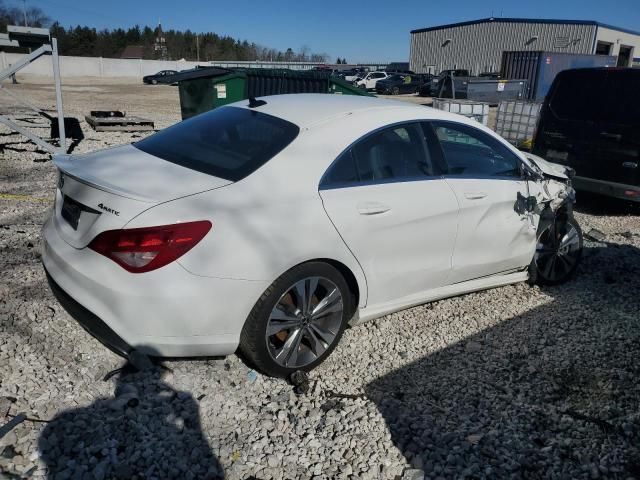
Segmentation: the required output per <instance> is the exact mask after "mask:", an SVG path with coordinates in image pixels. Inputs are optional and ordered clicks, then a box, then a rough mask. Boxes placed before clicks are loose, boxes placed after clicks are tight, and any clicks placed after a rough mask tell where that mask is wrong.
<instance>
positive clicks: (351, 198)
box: [42, 94, 582, 376]
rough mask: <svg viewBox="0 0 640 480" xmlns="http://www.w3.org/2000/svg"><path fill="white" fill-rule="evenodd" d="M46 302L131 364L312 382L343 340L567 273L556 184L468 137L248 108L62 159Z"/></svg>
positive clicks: (343, 113)
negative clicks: (363, 326)
mask: <svg viewBox="0 0 640 480" xmlns="http://www.w3.org/2000/svg"><path fill="white" fill-rule="evenodd" d="M54 161H55V164H56V166H57V167H58V169H59V183H58V188H57V191H56V201H55V208H54V210H53V213H52V215H51V217H50V218H49V219H48V220H47V222H46V224H45V225H44V227H43V238H44V246H43V256H42V260H43V263H44V267H45V269H46V272H47V276H48V278H49V281H50V285H51V287H52V289H53V291H54V293H56V295H57V297H58V298H59V300H60V301H61V303H62V304H63V305H64V306H65V307H66V308H67V310H69V312H70V313H71V314H72V315H73V316H74V317H75V318H77V319H78V320H79V321H80V323H81V324H82V325H83V326H84V327H85V328H86V329H87V330H88V331H89V332H91V333H92V334H93V335H95V336H96V337H97V338H99V339H100V340H101V341H103V342H104V343H105V344H106V345H108V346H110V347H111V348H112V349H114V350H116V351H117V352H119V353H122V354H127V353H129V352H131V351H132V350H134V349H136V350H139V351H142V352H146V353H148V354H152V355H158V356H171V357H176V356H178V357H179V356H219V355H227V354H231V353H233V352H235V351H237V350H238V349H239V351H240V352H241V353H242V354H243V355H244V357H245V358H247V359H248V360H249V361H250V362H252V363H253V364H254V365H255V366H256V367H257V368H259V369H260V370H262V371H263V372H265V373H267V374H270V375H275V376H286V375H289V374H290V373H292V372H294V371H296V370H309V369H312V368H313V367H315V366H316V365H318V364H319V363H320V362H322V361H323V360H324V359H325V358H326V357H327V356H328V355H329V354H330V352H331V351H332V350H333V349H334V348H335V346H336V344H337V343H338V341H339V340H340V337H341V335H342V333H343V331H344V329H345V327H346V326H347V324H349V323H351V324H352V325H354V324H357V323H359V322H363V321H365V320H370V319H373V318H377V317H380V316H383V315H387V314H389V313H392V312H395V311H398V310H401V309H404V308H407V307H411V306H413V305H418V304H421V303H425V302H429V301H432V300H436V299H441V298H444V297H449V296H453V295H459V294H462V293H465V292H472V291H477V290H481V289H486V288H491V287H497V286H500V285H506V284H510V283H514V282H521V281H525V280H529V281H534V280H538V281H540V282H546V283H558V282H562V281H565V280H566V279H568V278H569V277H570V276H571V274H572V273H573V272H574V270H575V268H576V266H577V264H578V261H579V258H580V254H581V250H582V236H581V235H582V234H581V232H580V228H579V226H578V225H577V223H576V222H575V220H574V218H573V215H572V206H573V198H574V196H573V190H572V188H571V186H570V180H569V178H568V172H567V171H566V169H565V168H564V167H560V166H553V165H551V164H549V163H546V162H544V160H542V159H539V158H537V157H533V156H529V155H526V154H524V153H522V152H520V151H518V150H516V149H515V148H513V147H512V146H511V145H509V144H508V143H506V142H505V141H504V140H502V139H501V138H500V137H498V136H497V135H496V134H494V133H493V132H491V131H490V130H489V129H487V128H485V127H483V126H482V125H480V124H478V123H476V122H475V121H473V120H469V119H466V118H464V117H461V116H457V115H453V114H449V113H445V112H441V111H438V110H433V109H430V108H426V107H423V106H418V105H411V104H407V103H401V102H395V101H389V100H381V99H375V98H368V97H358V96H339V95H313V94H309V95H307V94H297V95H280V96H274V97H264V98H263V99H260V100H255V99H252V100H251V101H246V100H245V101H241V102H238V103H235V104H232V105H229V106H225V107H222V108H218V109H215V110H212V111H210V112H207V113H204V114H202V115H199V116H197V117H193V118H191V119H189V120H186V121H183V122H180V123H178V124H176V125H174V126H172V127H169V128H167V129H166V130H163V131H161V132H159V133H156V134H155V135H152V136H150V137H147V138H145V139H144V140H141V141H139V142H137V143H134V144H132V145H125V146H121V147H116V148H111V149H108V150H103V151H98V152H94V153H89V154H83V155H73V156H68V155H61V156H56V157H55V158H54Z"/></svg>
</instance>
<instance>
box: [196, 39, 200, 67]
mask: <svg viewBox="0 0 640 480" xmlns="http://www.w3.org/2000/svg"><path fill="white" fill-rule="evenodd" d="M196 57H197V58H198V63H200V36H199V35H198V34H197V33H196Z"/></svg>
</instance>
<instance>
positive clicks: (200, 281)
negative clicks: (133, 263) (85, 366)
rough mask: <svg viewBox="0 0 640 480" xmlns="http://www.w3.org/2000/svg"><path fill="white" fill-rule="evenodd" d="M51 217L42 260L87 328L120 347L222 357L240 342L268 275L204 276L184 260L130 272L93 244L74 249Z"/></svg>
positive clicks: (53, 283) (122, 350)
mask: <svg viewBox="0 0 640 480" xmlns="http://www.w3.org/2000/svg"><path fill="white" fill-rule="evenodd" d="M54 223H55V222H54V221H52V220H51V219H50V220H49V221H48V222H47V223H46V224H45V226H44V227H43V232H42V233H43V234H42V238H43V252H42V262H43V265H44V268H45V270H46V272H47V275H48V276H49V277H50V284H51V287H52V290H53V292H54V294H56V297H57V298H58V299H59V301H60V303H61V304H62V306H63V307H64V308H65V309H66V310H67V311H68V312H69V314H70V315H71V316H72V317H74V318H75V319H76V320H77V321H78V322H79V323H80V324H81V325H82V326H83V327H84V328H85V329H86V330H87V331H89V332H90V333H91V334H92V335H94V336H95V337H96V338H98V339H99V340H100V341H102V342H103V343H104V344H106V345H107V346H109V347H110V348H111V349H113V350H115V351H116V352H118V353H121V354H126V353H127V352H128V351H129V350H131V349H137V350H141V351H143V352H145V353H148V354H151V355H156V356H163V357H193V356H219V355H228V354H230V353H233V352H234V351H235V350H236V349H237V346H238V343H239V339H240V332H241V330H242V327H243V325H244V321H245V320H246V318H247V316H248V315H249V313H250V311H251V309H252V308H253V305H254V304H255V302H256V301H257V299H258V298H259V297H260V295H262V293H263V292H264V290H266V288H267V287H268V284H267V282H254V281H245V280H233V279H220V278H211V277H202V276H197V275H194V274H191V273H189V272H188V271H187V270H185V269H184V268H183V267H182V266H181V265H180V264H178V262H173V263H171V264H169V265H166V266H165V267H162V268H160V269H158V270H154V271H152V272H147V273H143V274H131V273H129V272H127V271H126V270H124V269H123V268H121V267H120V266H118V265H117V264H116V263H114V262H112V261H111V260H109V259H107V258H105V257H103V256H102V255H100V254H98V253H96V252H94V251H92V250H89V249H87V248H83V249H76V248H74V247H72V246H71V245H69V244H68V243H66V242H65V241H64V240H63V239H62V238H61V237H60V235H59V234H58V232H57V230H56V227H55V225H54Z"/></svg>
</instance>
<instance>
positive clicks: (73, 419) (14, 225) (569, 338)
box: [0, 79, 640, 479]
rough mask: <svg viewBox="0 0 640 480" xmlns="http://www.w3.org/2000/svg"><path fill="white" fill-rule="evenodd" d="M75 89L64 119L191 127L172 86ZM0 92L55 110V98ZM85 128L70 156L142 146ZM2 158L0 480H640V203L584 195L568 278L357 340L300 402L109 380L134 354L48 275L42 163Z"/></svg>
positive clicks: (232, 362) (237, 370)
mask: <svg viewBox="0 0 640 480" xmlns="http://www.w3.org/2000/svg"><path fill="white" fill-rule="evenodd" d="M68 83H71V84H70V85H68V86H67V87H66V89H65V91H64V94H65V108H66V111H67V115H74V116H78V117H79V118H84V115H85V114H86V113H87V112H88V111H89V110H91V109H100V108H105V109H106V108H108V109H124V110H126V111H127V112H130V113H132V114H137V115H141V116H147V117H150V118H152V119H153V120H154V121H156V125H157V126H158V127H165V126H167V125H169V124H171V123H173V122H175V121H177V120H179V107H178V99H177V91H176V89H175V88H173V87H165V86H157V87H150V86H142V85H126V84H122V83H120V84H109V85H107V84H99V83H98V82H94V81H91V82H89V81H87V80H86V79H85V80H82V79H78V80H76V81H73V82H68ZM8 87H9V88H16V89H18V90H21V91H23V92H24V93H26V94H27V95H29V96H30V98H32V99H33V100H34V102H36V103H38V104H40V105H46V106H52V105H53V91H52V90H50V89H47V88H45V86H44V85H40V84H37V83H30V84H27V83H24V84H22V85H18V86H11V85H9V86H8ZM0 108H2V107H1V104H0ZM82 126H83V129H84V132H85V135H86V138H85V140H83V141H82V142H81V143H80V144H79V145H77V147H76V149H75V151H76V152H83V151H89V150H94V149H97V148H103V147H106V146H109V145H116V144H120V143H125V142H130V141H132V140H134V139H135V138H136V137H137V135H131V134H119V133H96V132H93V131H92V130H91V129H89V128H88V126H87V125H86V124H85V123H84V122H83V123H82ZM0 154H1V156H0V252H1V254H0V274H1V280H0V472H2V473H0V478H4V477H7V478H22V477H33V478H56V479H58V478H61V479H62V478H78V479H85V478H96V479H104V478H123V479H124V478H187V479H188V478H219V477H221V476H222V475H224V477H225V478H228V479H248V478H253V477H255V478H260V479H271V478H274V479H283V478H287V479H310V478H326V479H333V478H338V479H347V478H353V479H367V478H369V479H378V478H380V479H394V478H402V479H410V478H411V479H418V478H422V475H425V476H426V477H427V478H438V477H440V478H463V477H466V478H504V477H511V478H558V479H560V478H593V479H595V478H620V479H629V478H640V448H639V447H640V408H639V407H640V405H639V403H640V400H639V399H640V382H639V380H640V314H639V312H640V295H639V292H640V289H639V288H638V279H639V278H640V209H638V208H635V207H633V206H628V205H625V204H622V203H616V202H611V201H604V200H602V199H599V198H591V197H583V196H579V198H578V213H577V218H578V220H579V222H580V223H581V225H582V228H583V230H584V231H585V232H588V231H589V230H590V229H591V228H597V229H599V230H600V231H602V232H603V233H604V235H605V238H604V240H603V241H600V242H596V241H589V240H588V241H587V242H586V248H585V252H584V258H583V262H582V264H581V266H580V268H579V270H578V272H577V275H576V277H575V279H574V280H573V281H572V282H570V283H568V284H566V285H564V286H560V287H553V288H538V287H534V288H531V287H529V286H527V285H525V284H518V285H513V286H508V287H504V288H499V289H495V290H491V291H486V292H480V293H475V294H471V295H467V296H463V297H458V298H453V299H448V300H443V301H439V302H435V303H432V304H429V305H425V306H421V307H416V308H412V309H409V310H405V311H403V312H399V313H396V314H393V315H389V316H387V317H384V318H382V319H379V320H377V321H374V322H371V323H368V324H365V325H362V326H359V327H356V328H352V329H349V330H348V331H347V332H346V333H345V335H344V337H343V339H342V342H341V344H340V345H339V346H338V348H337V349H336V350H335V352H334V353H333V355H332V356H331V357H330V358H329V359H328V360H327V361H326V362H325V363H324V364H323V365H322V366H321V367H320V368H318V369H317V370H316V371H314V372H313V373H312V374H311V376H310V390H309V392H308V393H306V394H301V395H296V394H295V393H294V391H293V389H292V387H291V386H290V385H288V384H287V383H286V382H285V381H283V380H276V379H271V378H265V377H263V376H261V375H257V374H256V373H255V372H253V371H252V370H251V369H250V368H249V367H247V366H246V365H245V364H244V363H243V362H242V361H241V360H240V359H239V358H237V357H235V356H231V357H228V358H226V359H208V360H193V361H167V362H165V363H164V367H163V368H159V367H156V368H151V369H146V370H144V371H143V372H141V373H130V374H126V375H115V376H113V377H111V378H110V379H108V380H106V381H105V380H103V378H104V377H105V375H106V374H107V373H109V372H110V371H112V370H114V369H116V368H119V367H121V366H122V364H123V362H122V359H120V358H119V357H117V356H115V355H113V354H112V353H111V352H109V351H108V350H107V349H105V348H104V347H103V346H102V345H101V344H100V343H99V342H97V341H96V340H94V339H93V338H92V337H90V336H89V335H88V334H87V333H85V331H84V330H82V328H81V327H79V326H78V325H77V324H76V322H75V321H74V320H72V319H71V318H70V317H69V315H68V314H67V313H66V312H65V311H64V310H63V309H62V308H61V307H60V306H59V305H58V303H57V302H56V301H55V299H54V298H53V296H52V294H51V293H50V291H49V290H48V287H47V285H46V279H45V277H44V273H43V271H42V268H41V266H40V259H39V256H40V255H39V242H40V239H39V231H40V226H41V224H42V222H43V219H44V218H45V215H46V212H47V210H48V209H49V208H50V206H51V199H52V195H53V191H54V188H55V171H54V168H53V166H52V164H51V162H49V161H47V160H48V158H49V156H48V155H47V154H45V153H43V152H40V151H39V150H37V149H36V148H35V147H34V146H33V145H31V144H28V143H24V142H23V139H22V138H21V137H20V136H19V135H15V134H12V133H10V132H9V131H8V130H6V129H1V130H0ZM20 413H24V414H26V416H27V417H28V418H27V420H25V421H23V422H21V423H18V420H19V419H20V417H18V418H15V416H16V415H19V414H20ZM14 423H18V424H17V426H15V427H14V428H10V427H11V426H12V425H13V424H14ZM7 424H9V425H8V426H6V425H7ZM3 425H5V427H3Z"/></svg>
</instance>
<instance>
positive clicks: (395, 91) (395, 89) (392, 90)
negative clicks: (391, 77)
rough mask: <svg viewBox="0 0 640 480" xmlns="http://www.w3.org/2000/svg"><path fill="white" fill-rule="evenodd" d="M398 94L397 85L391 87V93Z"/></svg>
mask: <svg viewBox="0 0 640 480" xmlns="http://www.w3.org/2000/svg"><path fill="white" fill-rule="evenodd" d="M399 94H400V89H399V88H398V87H393V88H392V89H391V95H399Z"/></svg>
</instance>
